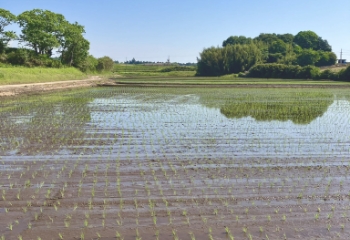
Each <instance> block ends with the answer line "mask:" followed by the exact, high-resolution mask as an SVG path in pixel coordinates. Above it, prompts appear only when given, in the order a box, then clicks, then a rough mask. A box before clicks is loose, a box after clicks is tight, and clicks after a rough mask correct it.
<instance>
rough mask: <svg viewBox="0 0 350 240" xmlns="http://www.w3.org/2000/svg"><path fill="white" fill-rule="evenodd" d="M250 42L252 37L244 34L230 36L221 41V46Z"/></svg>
mask: <svg viewBox="0 0 350 240" xmlns="http://www.w3.org/2000/svg"><path fill="white" fill-rule="evenodd" d="M251 42H252V39H251V38H249V37H245V36H230V37H229V38H227V39H226V40H225V41H224V42H223V43H222V46H223V47H226V46H227V45H235V44H249V43H251Z"/></svg>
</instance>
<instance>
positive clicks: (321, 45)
mask: <svg viewBox="0 0 350 240" xmlns="http://www.w3.org/2000/svg"><path fill="white" fill-rule="evenodd" d="M317 50H321V51H325V52H332V47H331V45H329V43H328V41H327V40H323V39H322V38H321V37H319V38H318V49H317Z"/></svg>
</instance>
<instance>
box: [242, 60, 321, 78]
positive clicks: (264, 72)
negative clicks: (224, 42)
mask: <svg viewBox="0 0 350 240" xmlns="http://www.w3.org/2000/svg"><path fill="white" fill-rule="evenodd" d="M247 76H248V77H253V78H284V79H317V78H319V77H320V70H319V68H317V67H315V66H305V67H300V66H295V65H284V64H258V65H255V66H254V67H252V68H251V69H250V70H249V73H248V74H247Z"/></svg>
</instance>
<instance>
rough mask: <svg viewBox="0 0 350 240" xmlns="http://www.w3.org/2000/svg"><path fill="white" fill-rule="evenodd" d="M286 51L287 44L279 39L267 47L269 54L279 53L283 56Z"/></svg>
mask: <svg viewBox="0 0 350 240" xmlns="http://www.w3.org/2000/svg"><path fill="white" fill-rule="evenodd" d="M286 51H287V44H286V43H285V42H283V41H282V40H281V39H277V40H276V41H273V42H272V43H271V45H270V46H269V53H280V54H285V53H286Z"/></svg>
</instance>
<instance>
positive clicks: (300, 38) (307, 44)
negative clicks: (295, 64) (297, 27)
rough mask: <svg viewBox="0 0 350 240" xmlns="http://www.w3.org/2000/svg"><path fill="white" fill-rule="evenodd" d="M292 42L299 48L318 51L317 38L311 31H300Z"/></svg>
mask: <svg viewBox="0 0 350 240" xmlns="http://www.w3.org/2000/svg"><path fill="white" fill-rule="evenodd" d="M293 41H294V42H295V43H296V44H298V45H299V46H300V47H301V48H307V49H313V50H319V36H318V35H317V34H316V33H314V32H313V31H301V32H299V33H298V34H297V35H295V37H294V40H293Z"/></svg>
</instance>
